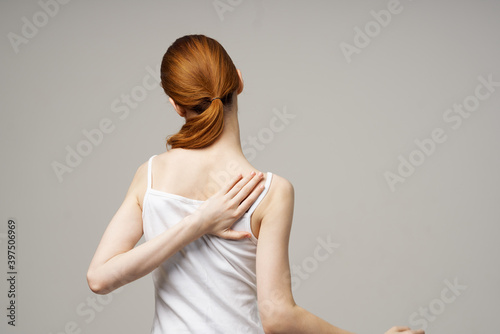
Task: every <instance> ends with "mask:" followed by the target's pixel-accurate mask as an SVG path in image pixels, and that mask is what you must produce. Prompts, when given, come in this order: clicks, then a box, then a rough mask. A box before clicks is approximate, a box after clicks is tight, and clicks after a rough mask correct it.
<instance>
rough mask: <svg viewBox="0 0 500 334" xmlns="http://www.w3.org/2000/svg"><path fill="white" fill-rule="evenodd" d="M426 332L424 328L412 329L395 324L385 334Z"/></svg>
mask: <svg viewBox="0 0 500 334" xmlns="http://www.w3.org/2000/svg"><path fill="white" fill-rule="evenodd" d="M396 333H399V334H425V331H424V330H423V329H416V330H411V329H410V327H401V326H394V327H392V328H391V329H389V330H388V331H387V332H385V334H396Z"/></svg>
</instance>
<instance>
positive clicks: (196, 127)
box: [161, 35, 240, 149]
mask: <svg viewBox="0 0 500 334" xmlns="http://www.w3.org/2000/svg"><path fill="white" fill-rule="evenodd" d="M161 85H162V87H163V90H164V91H165V93H166V94H167V95H168V96H169V97H171V98H172V99H173V100H174V101H175V103H176V104H177V105H179V106H180V107H182V108H184V109H188V110H191V111H194V112H195V113H197V115H196V116H194V117H192V118H189V119H187V120H186V123H185V124H184V125H183V126H182V128H181V129H180V130H179V132H178V133H176V134H174V135H170V136H168V137H167V138H166V141H167V149H168V145H170V146H172V148H187V149H196V148H203V147H206V146H209V145H210V144H212V143H213V142H214V141H215V140H216V139H217V137H219V135H220V134H221V133H222V129H223V128H224V114H223V113H224V108H225V107H228V108H230V107H231V104H232V98H233V94H234V93H235V92H236V91H237V89H238V88H239V85H240V80H239V76H238V72H237V71H236V67H235V66H234V64H233V61H232V60H231V58H230V57H229V55H228V54H227V52H226V50H225V49H224V48H223V47H222V45H220V44H219V42H217V41H216V40H214V39H212V38H210V37H206V36H204V35H187V36H183V37H180V38H178V39H177V40H176V41H175V42H174V43H172V45H171V46H170V47H169V48H168V50H167V52H166V53H165V55H164V56H163V60H162V63H161ZM215 97H219V98H220V99H215V100H213V101H212V99H213V98H215Z"/></svg>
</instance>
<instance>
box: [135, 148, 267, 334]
mask: <svg viewBox="0 0 500 334" xmlns="http://www.w3.org/2000/svg"><path fill="white" fill-rule="evenodd" d="M203 155H204V156H205V157H206V158H205V159H200V157H201V156H203ZM191 159H194V160H193V161H196V162H197V164H192V162H193V161H191ZM200 161H202V163H199V162H200ZM228 167H229V168H228ZM247 168H251V165H250V164H249V163H248V162H247V161H246V160H242V159H238V161H237V160H235V158H227V157H226V158H223V157H221V156H218V157H217V158H215V159H212V158H210V157H209V155H208V154H206V153H203V152H196V153H194V152H188V151H182V150H172V151H169V152H167V153H163V154H162V155H159V156H153V157H151V158H150V159H149V161H148V178H147V179H148V186H147V189H146V192H145V195H144V199H143V212H142V219H143V229H144V236H145V239H146V241H148V240H151V239H152V238H154V237H156V236H158V235H159V234H161V233H163V232H164V231H165V230H166V229H168V228H170V227H172V226H173V225H174V224H176V223H177V222H179V221H180V220H182V218H184V217H186V216H187V215H190V214H192V213H193V212H194V211H195V210H196V208H198V206H199V205H201V204H202V203H203V201H204V200H206V199H207V198H209V197H210V196H211V195H213V192H217V191H218V190H219V189H220V187H221V186H222V184H223V183H226V182H227V180H225V178H232V177H233V174H237V173H239V172H240V170H243V172H242V173H246V170H247ZM264 176H265V178H264V179H263V180H262V181H261V182H262V184H264V185H265V189H264V190H263V191H262V193H261V194H260V196H259V197H258V198H257V200H256V201H255V202H254V203H253V205H252V206H251V207H250V208H249V209H248V211H247V212H246V213H245V214H244V215H243V216H242V217H241V218H240V219H239V220H237V221H236V222H235V224H234V225H233V226H232V229H233V230H236V231H248V232H250V233H251V234H252V237H251V238H249V239H243V240H227V239H222V238H219V237H216V236H212V235H204V236H202V237H201V238H199V239H197V240H195V241H194V242H192V243H190V244H188V245H186V246H185V247H184V248H183V249H182V250H181V251H180V252H177V253H176V254H175V255H174V256H172V257H171V258H169V259H168V260H167V261H165V262H163V263H162V264H161V265H160V266H159V267H158V268H156V269H155V270H154V271H153V273H152V277H153V281H154V284H155V303H156V305H155V309H156V312H155V317H154V321H153V328H152V333H169V332H172V333H264V331H263V328H262V323H261V320H260V317H259V311H258V302H257V287H256V252H257V238H256V236H255V235H254V233H253V232H254V231H255V230H256V229H257V230H258V226H257V225H258V223H260V222H259V217H257V216H255V215H253V213H254V212H255V210H256V208H257V207H258V206H259V204H260V202H261V201H262V200H263V198H264V197H265V196H266V194H267V192H268V190H269V189H270V185H271V180H272V177H273V174H272V173H270V172H268V173H264ZM219 183H222V184H221V185H219ZM252 218H253V225H254V226H253V227H251V225H252V224H251V220H252Z"/></svg>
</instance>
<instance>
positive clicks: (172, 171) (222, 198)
mask: <svg viewBox="0 0 500 334" xmlns="http://www.w3.org/2000/svg"><path fill="white" fill-rule="evenodd" d="M238 75H239V77H240V87H239V88H238V90H237V94H234V95H233V105H232V107H231V109H229V110H227V111H226V109H225V110H224V122H225V125H224V130H223V132H222V134H221V135H220V137H219V138H218V139H217V140H216V141H215V142H214V143H213V144H212V145H210V146H208V147H207V148H203V149H196V150H185V149H171V150H169V151H167V152H165V153H162V154H160V155H158V156H156V157H155V158H154V160H153V169H152V170H153V181H152V183H153V188H154V189H158V190H162V191H166V192H170V193H175V194H179V195H181V196H184V197H188V198H193V199H199V200H204V201H205V202H203V204H202V205H200V207H198V209H197V210H196V211H195V212H194V213H193V214H191V215H189V216H187V217H185V218H184V219H182V220H181V221H180V222H178V223H177V224H175V225H174V226H173V227H171V228H169V229H168V230H166V231H164V232H163V233H161V234H160V235H158V236H157V237H155V238H153V239H150V240H148V241H146V242H144V243H143V244H141V245H139V246H137V247H136V244H137V242H138V241H139V239H140V238H141V237H142V235H143V230H142V205H143V199H144V194H145V192H146V188H147V162H145V163H144V164H142V165H141V166H140V167H139V168H138V169H137V172H136V174H135V176H134V178H133V180H132V183H131V185H130V187H129V189H128V191H127V194H126V195H125V199H124V201H123V203H122V205H121V206H120V208H119V209H118V211H117V212H116V214H115V215H114V216H113V218H112V219H111V221H110V223H109V225H108V227H107V228H106V230H105V232H104V234H103V236H102V239H101V241H100V243H99V245H98V247H97V250H96V252H95V254H94V257H93V259H92V261H91V263H90V266H89V269H88V273H87V280H88V284H89V286H90V288H91V289H92V291H94V292H95V293H98V294H107V293H110V292H112V291H113V290H115V289H117V288H119V287H121V286H123V285H125V284H128V283H130V282H133V281H135V280H137V279H139V278H141V277H143V276H145V275H147V274H149V273H150V272H152V271H153V270H154V269H155V268H157V267H158V266H159V265H160V264H161V263H162V262H164V261H165V260H166V259H168V258H169V257H171V256H172V255H174V254H175V253H176V252H178V251H181V250H182V248H183V247H184V246H185V245H187V244H189V243H190V242H192V241H194V240H196V239H198V238H200V237H202V236H203V235H205V234H211V235H215V236H218V237H220V238H225V239H234V240H241V239H243V238H246V237H248V236H249V234H248V232H245V231H234V230H232V229H231V226H232V225H233V224H234V222H236V221H237V220H238V219H239V218H240V217H241V216H242V215H243V213H244V212H245V211H246V210H247V209H248V208H249V207H250V206H251V204H252V203H253V202H254V201H255V199H256V198H257V197H258V196H259V195H260V193H261V192H262V190H263V185H264V183H265V181H266V176H265V175H264V174H263V173H262V172H260V171H258V170H257V169H256V168H255V167H254V166H252V165H251V164H250V163H249V162H248V160H247V159H246V158H245V156H244V154H243V151H242V148H241V142H240V133H239V124H238V115H237V109H238V103H237V102H238V101H237V95H239V94H240V93H241V92H242V90H243V79H242V75H241V72H240V71H239V70H238ZM170 102H171V103H172V105H173V107H174V109H175V110H176V111H177V113H178V114H179V115H180V116H181V117H184V118H186V119H188V118H189V117H192V116H194V115H195V114H194V112H191V111H189V110H184V109H183V108H181V107H180V106H178V105H176V103H175V102H174V101H173V100H172V99H170ZM229 164H231V165H232V166H237V168H236V169H234V168H232V169H229V168H228V167H227V166H228V165H229ZM202 170H203V171H204V172H202ZM220 170H224V171H226V173H227V174H229V175H230V177H231V179H230V180H229V181H228V182H224V183H220V182H219V183H220V184H216V187H214V183H213V182H212V183H211V185H210V187H208V186H207V184H209V183H210V179H209V178H207V177H206V175H207V171H209V172H210V171H213V172H214V173H216V172H217V171H220ZM167 171H168V172H167ZM252 171H255V174H252V173H251V172H252ZM208 174H210V173H208ZM179 179H181V180H182V182H179ZM200 185H204V186H200ZM215 188H217V189H215ZM293 208H294V189H293V185H292V184H291V183H290V182H289V181H288V180H287V179H285V178H283V177H281V176H279V175H276V174H273V178H272V181H271V184H270V188H269V190H268V192H267V194H266V195H265V196H264V198H263V199H262V201H261V202H260V204H259V205H258V206H257V208H256V210H255V211H254V213H253V214H252V217H251V229H252V232H253V234H254V235H255V236H256V237H257V238H258V246H257V263H256V268H257V297H258V304H259V311H260V317H261V320H262V324H263V327H264V331H265V332H266V333H287V334H293V333H311V334H313V333H314V334H322V333H325V334H326V333H329V334H354V333H353V332H350V331H347V330H344V329H341V328H338V327H336V326H334V325H332V324H330V323H328V322H327V321H325V320H323V319H321V318H319V317H317V316H316V315H314V314H312V313H310V312H308V311H307V310H305V309H304V308H302V307H300V306H298V305H297V304H296V303H295V301H294V298H293V295H292V289H291V276H290V267H289V257H288V246H289V237H290V231H291V227H292V220H293ZM395 333H402V334H424V331H423V330H411V329H410V328H409V327H393V328H391V329H389V330H388V331H387V332H386V333H385V334H395Z"/></svg>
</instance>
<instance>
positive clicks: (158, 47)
mask: <svg viewBox="0 0 500 334" xmlns="http://www.w3.org/2000/svg"><path fill="white" fill-rule="evenodd" d="M0 12H1V14H0V15H1V20H0V30H1V35H2V36H3V38H2V39H1V42H0V43H1V55H2V62H1V65H0V69H1V78H2V80H1V122H0V136H1V141H0V147H1V157H2V158H1V159H2V160H1V166H0V168H1V173H0V175H1V190H0V191H1V193H0V194H1V196H0V212H1V225H0V241H1V243H0V263H1V265H0V267H1V270H2V273H1V275H0V277H2V279H1V280H0V282H1V283H0V296H1V297H0V303H1V307H0V309H1V310H2V311H1V312H0V313H1V314H0V319H1V320H0V331H1V332H2V333H41V334H49V333H52V334H56V333H57V334H60V333H66V334H69V333H92V334H104V333H106V334H108V333H148V332H149V329H150V327H151V323H152V319H153V311H154V307H153V306H154V305H153V300H154V299H153V298H154V295H153V292H154V290H153V282H152V279H151V276H150V275H147V276H145V277H143V278H142V279H139V280H137V281H135V282H133V283H131V284H129V285H126V286H125V287H123V288H122V289H120V290H119V291H117V292H113V293H111V294H109V295H107V296H98V295H95V294H93V293H92V292H91V291H90V289H89V287H88V286H87V281H86V272H87V268H88V265H89V263H90V260H91V259H92V256H93V254H94V251H95V249H96V247H97V245H98V242H99V240H100V238H101V236H102V233H103V232H104V230H105V228H106V226H107V224H108V223H109V221H110V219H111V218H112V216H113V215H114V213H115V212H116V210H117V209H118V207H119V205H120V204H121V202H122V200H123V198H124V196H125V193H126V191H127V189H128V187H129V185H130V182H131V180H132V178H133V176H134V173H135V171H136V169H137V167H138V166H139V165H140V164H142V163H143V162H145V161H146V160H147V159H148V158H149V157H150V156H151V155H153V154H159V153H161V152H164V151H165V150H166V148H165V137H166V136H167V135H170V134H173V133H175V132H177V131H178V130H179V128H180V127H181V125H182V124H183V119H182V118H180V117H179V116H178V115H177V114H176V113H175V111H174V109H173V108H172V106H171V105H170V103H168V98H167V96H166V95H165V94H164V92H163V90H162V89H161V88H160V86H159V84H158V80H159V65H160V62H161V59H162V57H163V54H164V53H165V51H166V50H167V48H168V46H169V45H170V44H171V43H173V42H174V40H175V39H176V38H178V37H181V36H183V35H187V34H204V35H207V36H209V37H212V38H214V39H216V40H217V41H219V42H220V43H221V44H222V45H223V46H224V48H225V49H226V50H227V52H228V53H229V55H230V56H231V57H232V59H233V61H234V63H235V65H236V67H237V68H239V69H241V71H242V73H243V77H244V80H245V89H244V91H243V93H242V94H241V95H240V96H239V111H238V112H239V120H240V129H241V141H242V145H243V149H244V152H245V155H246V156H247V158H248V159H249V160H250V162H251V163H252V164H254V165H255V166H256V168H258V169H259V170H262V171H271V172H273V173H276V174H279V175H281V176H283V177H285V178H287V179H288V180H290V181H291V182H292V183H293V185H294V187H295V193H296V197H295V212H294V221H293V228H292V234H291V239H290V265H291V267H292V276H293V289H294V296H295V299H296V302H297V304H299V305H301V306H302V307H304V308H306V309H308V310H309V311H311V312H313V313H314V314H316V315H318V316H320V317H322V318H324V319H326V320H327V321H329V322H331V323H333V324H335V325H337V326H339V327H342V328H345V329H348V330H351V331H354V332H356V333H360V334H363V333H366V334H369V333H380V334H381V333H383V332H384V331H385V330H387V329H388V328H389V327H391V326H392V325H397V324H398V325H409V326H411V327H414V328H425V329H426V330H427V332H428V333H471V332H472V333H486V332H491V331H492V326H493V324H495V323H497V321H496V320H497V318H498V313H499V311H500V308H499V306H498V300H499V298H500V289H499V286H498V283H499V281H500V270H499V266H498V260H499V255H500V243H499V242H498V239H499V232H500V227H499V225H500V208H499V207H500V206H499V199H500V196H499V195H500V191H499V189H500V177H499V176H498V173H499V170H500V154H499V152H500V145H499V144H500V142H499V139H500V134H499V125H500V124H499V122H500V115H499V107H500V68H499V65H500V63H499V59H500V43H499V40H498V32H499V31H500V20H499V19H498V17H499V15H500V2H499V1H493V0H490V1H486V0H483V1H472V0H469V1H451V0H448V1H438V2H437V1H431V0H418V1H416V0H414V1H410V0H401V1H395V0H377V1H368V0H365V1H347V0H345V1H326V0H325V1H265V0H218V1H212V0H206V1H205V0H191V1H180V0H178V1H166V0H165V1H132V0H129V1H117V0H113V1H67V0H65V1H63V0H41V1H35V0H33V1H2V3H1V4H0ZM219 176H220V177H223V175H222V174H221V175H219ZM219 176H214V177H219ZM9 220H10V221H11V223H10V225H9ZM14 226H15V230H14V231H15V240H14V241H15V246H16V249H15V253H10V255H12V256H11V259H10V260H11V261H14V269H13V270H12V269H11V268H9V267H8V265H9V264H8V262H7V261H8V260H9V259H8V255H9V254H8V249H7V247H8V246H9V245H11V244H13V243H14V241H9V240H12V239H9V238H11V236H12V232H11V234H9V232H8V229H9V227H12V228H13V227H14ZM9 242H10V244H9ZM140 242H143V240H142V239H141V241H140ZM11 264H12V263H11ZM12 271H13V272H15V274H8V272H12ZM11 276H14V277H13V279H11ZM8 279H11V281H9V280H8ZM11 283H13V284H11ZM11 285H12V286H11ZM9 291H11V292H9ZM12 293H14V294H15V296H12ZM11 302H12V303H14V304H13V305H14V308H15V309H13V307H10V305H11ZM9 307H10V308H11V309H10V310H9V309H8V308H9ZM11 314H12V316H11ZM14 315H15V318H14ZM13 319H15V322H13V323H15V327H14V326H12V325H9V324H8V322H9V321H13Z"/></svg>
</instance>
